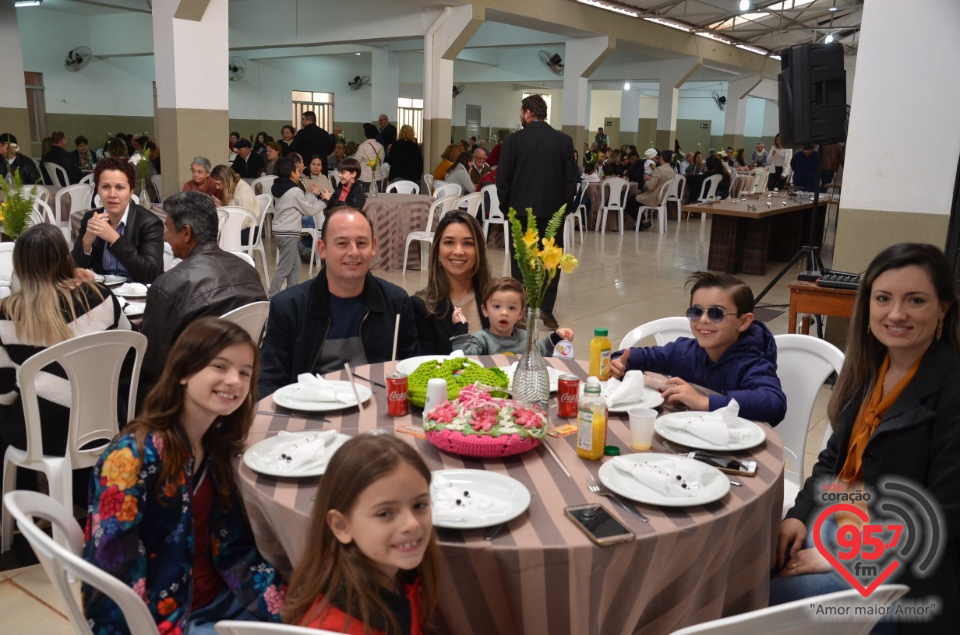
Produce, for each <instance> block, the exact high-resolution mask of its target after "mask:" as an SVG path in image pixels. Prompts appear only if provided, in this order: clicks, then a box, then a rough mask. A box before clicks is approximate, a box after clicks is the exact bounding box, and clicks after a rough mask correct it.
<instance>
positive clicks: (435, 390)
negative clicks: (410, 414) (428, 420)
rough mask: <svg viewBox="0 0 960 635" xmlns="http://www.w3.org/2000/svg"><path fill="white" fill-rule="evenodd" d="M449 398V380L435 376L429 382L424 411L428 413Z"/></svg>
mask: <svg viewBox="0 0 960 635" xmlns="http://www.w3.org/2000/svg"><path fill="white" fill-rule="evenodd" d="M446 400H447V380H446V379H443V378H442V377H434V378H433V379H431V380H429V381H428V382H427V397H426V399H425V400H424V404H423V413H424V414H426V413H428V412H430V411H431V410H433V409H434V408H436V407H437V406H439V405H440V404H442V403H443V402H444V401H446Z"/></svg>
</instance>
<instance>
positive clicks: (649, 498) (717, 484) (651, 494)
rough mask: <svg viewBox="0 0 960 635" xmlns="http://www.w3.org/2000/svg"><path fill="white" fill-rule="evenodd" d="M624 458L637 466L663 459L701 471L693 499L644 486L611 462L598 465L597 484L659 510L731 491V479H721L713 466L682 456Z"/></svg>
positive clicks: (713, 498)
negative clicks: (598, 478)
mask: <svg viewBox="0 0 960 635" xmlns="http://www.w3.org/2000/svg"><path fill="white" fill-rule="evenodd" d="M623 458H624V459H627V460H629V461H634V462H636V463H642V462H645V461H662V460H669V461H678V462H681V463H687V464H692V467H696V468H697V470H700V491H699V492H698V493H697V494H695V495H693V496H669V495H667V494H664V493H662V492H659V491H657V490H655V489H653V488H652V487H647V486H646V485H644V484H643V483H641V482H640V481H638V480H637V479H635V478H633V477H632V476H630V475H629V474H624V473H623V472H621V471H620V470H618V469H617V468H616V466H615V465H614V464H613V461H607V462H606V463H604V464H603V465H601V466H600V472H599V476H600V482H601V483H603V484H604V485H606V486H607V487H608V488H609V489H611V490H613V491H614V492H616V493H617V494H620V495H621V496H624V497H626V498H629V499H630V500H634V501H637V502H638V503H646V504H648V505H660V506H661V507H690V506H692V505H705V504H706V503H712V502H713V501H717V500H720V499H721V498H723V497H724V496H726V495H727V492H729V491H730V479H728V478H727V477H726V476H724V474H723V472H721V471H720V470H718V469H717V468H715V467H713V466H712V465H707V464H706V463H701V462H700V461H697V460H695V459H688V458H687V457H685V456H677V455H675V454H657V453H656V452H641V453H638V454H625V455H623Z"/></svg>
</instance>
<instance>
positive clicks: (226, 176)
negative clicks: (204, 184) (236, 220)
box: [210, 164, 260, 244]
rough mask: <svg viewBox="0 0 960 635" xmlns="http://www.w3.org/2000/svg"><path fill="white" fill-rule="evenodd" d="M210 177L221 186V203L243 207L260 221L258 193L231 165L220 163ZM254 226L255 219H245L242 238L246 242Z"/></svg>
mask: <svg viewBox="0 0 960 635" xmlns="http://www.w3.org/2000/svg"><path fill="white" fill-rule="evenodd" d="M210 179H211V180H212V181H213V182H214V183H216V184H217V187H219V188H220V191H221V192H222V197H223V198H222V199H221V202H220V204H221V205H224V206H230V207H242V208H243V209H245V210H248V211H249V212H251V213H252V214H253V215H254V216H256V217H257V221H258V222H259V220H260V204H259V203H257V195H256V194H254V193H253V188H252V187H250V186H249V185H248V184H247V182H246V181H244V180H243V179H241V178H240V175H239V174H237V173H236V172H234V171H233V168H231V167H230V166H229V165H222V164H221V165H218V166H217V167H215V168H213V171H212V172H211V173H210ZM252 226H253V221H244V223H243V225H242V227H243V231H242V233H241V235H240V239H241V240H242V241H243V243H244V244H246V243H247V241H248V238H247V233H248V232H249V230H250V227H252ZM254 240H256V239H254Z"/></svg>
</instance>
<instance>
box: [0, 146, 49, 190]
mask: <svg viewBox="0 0 960 635" xmlns="http://www.w3.org/2000/svg"><path fill="white" fill-rule="evenodd" d="M10 167H11V166H10V165H9V164H8V163H7V162H6V160H4V159H0V177H2V178H7V173H8V172H9V171H10ZM13 169H14V170H20V180H21V181H22V182H23V184H24V185H35V184H36V183H42V182H43V175H42V174H40V168H39V167H37V163H36V162H35V161H34V160H33V159H31V158H30V157H26V156H24V155H22V154H19V153H18V154H17V158H16V159H14V161H13Z"/></svg>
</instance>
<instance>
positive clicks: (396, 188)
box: [387, 181, 420, 194]
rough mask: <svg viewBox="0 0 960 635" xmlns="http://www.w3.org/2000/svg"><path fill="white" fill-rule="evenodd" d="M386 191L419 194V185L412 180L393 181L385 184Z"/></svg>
mask: <svg viewBox="0 0 960 635" xmlns="http://www.w3.org/2000/svg"><path fill="white" fill-rule="evenodd" d="M387 192H397V193H398V194H419V193H420V186H419V185H417V184H416V183H414V182H413V181H394V182H393V183H391V184H390V185H388V186H387Z"/></svg>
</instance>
